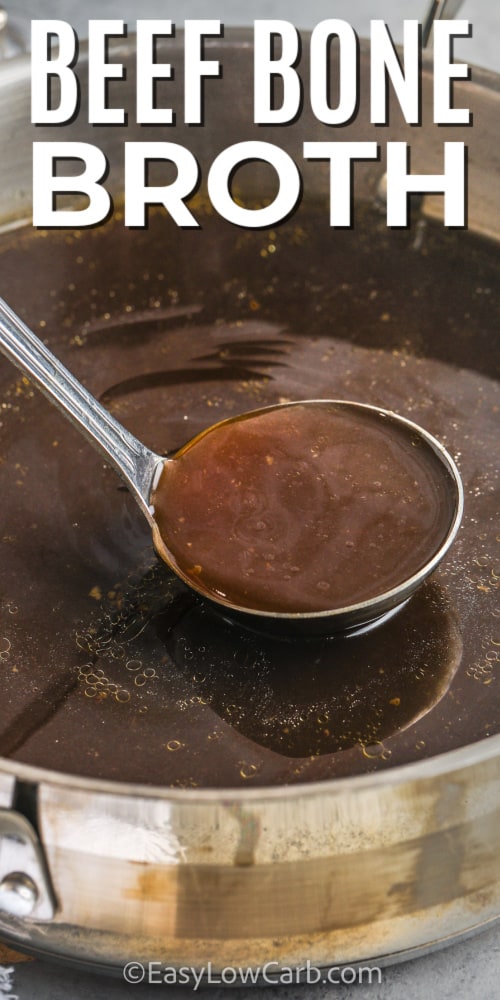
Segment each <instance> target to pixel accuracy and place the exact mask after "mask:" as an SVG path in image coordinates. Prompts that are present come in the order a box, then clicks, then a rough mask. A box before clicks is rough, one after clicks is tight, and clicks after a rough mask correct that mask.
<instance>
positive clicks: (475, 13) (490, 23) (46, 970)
mask: <svg viewBox="0 0 500 1000" xmlns="http://www.w3.org/2000/svg"><path fill="white" fill-rule="evenodd" d="M3 5H4V6H6V7H7V9H8V10H9V12H10V13H11V14H12V15H13V20H14V22H15V24H16V26H18V25H19V26H20V27H21V30H22V27H23V23H24V24H26V25H27V23H28V22H29V20H30V19H31V18H32V17H55V18H62V19H64V20H68V21H70V23H71V24H73V26H74V27H75V28H76V29H77V31H78V32H79V33H80V34H81V36H82V37H84V36H85V33H86V23H87V21H88V19H89V18H100V17H101V18H102V17H123V18H124V19H125V20H127V21H128V22H129V24H131V25H132V24H133V22H134V19H135V17H136V16H137V14H139V16H140V17H143V18H144V17H168V18H171V19H172V20H173V21H174V22H175V23H176V24H178V25H182V22H183V21H184V20H185V19H186V18H192V17H218V18H220V19H221V20H222V21H223V22H224V23H226V24H227V25H231V24H233V25H237V24H240V25H241V24H248V23H251V22H252V21H253V20H254V19H255V18H261V17H264V18H265V17H279V18H284V19H286V20H289V21H292V23H294V24H295V25H296V26H297V27H304V28H308V27H313V26H314V25H315V24H316V23H317V22H318V21H320V20H323V19H324V18H326V17H340V18H344V19H345V20H347V21H349V22H350V23H351V24H352V25H353V26H354V28H355V29H356V31H357V32H358V33H359V34H360V35H367V34H368V31H369V22H370V19H371V18H382V19H383V20H385V21H386V22H387V23H388V24H389V26H390V28H391V30H392V32H393V35H394V37H395V38H396V40H398V39H400V37H401V29H402V21H403V20H404V19H405V18H414V17H416V18H419V17H422V16H423V13H424V11H425V9H426V7H427V3H426V2H425V0H424V3H423V4H420V3H419V4H417V8H415V5H414V3H412V2H411V0H356V2H354V3H353V2H352V0H336V2H335V3H334V4H331V5H326V4H325V3H324V2H323V0H309V2H308V4H307V5H305V4H303V3H302V2H299V0H286V2H285V0H252V2H245V3H243V2H242V0H217V2H215V0H213V2H211V3H210V4H208V3H207V0H171V2H170V3H168V4H167V3H165V0H142V3H141V4H140V6H139V8H137V5H135V4H132V3H131V2H130V0H12V2H10V3H9V0H4V4H3ZM461 13H462V15H463V16H464V17H467V18H468V19H470V20H471V21H472V24H473V36H472V39H471V40H470V41H469V40H467V42H466V43H465V42H464V41H462V42H461V43H460V44H458V45H457V47H456V52H457V57H458V58H461V59H464V60H467V61H469V62H470V63H473V64H476V65H481V66H486V67H488V68H490V69H493V70H496V71H498V69H499V68H500V67H499V58H498V41H499V37H500V4H498V3H495V2H493V0H489V2H487V0H465V3H464V5H463V8H462V11H461ZM131 957H133V956H131ZM2 962H3V963H4V964H3V965H2ZM371 964H372V965H374V964H376V963H375V962H373V963H371ZM235 992H236V991H235V989H233V988H229V990H226V991H224V990H221V989H219V988H215V989H214V990H213V991H211V993H210V997H211V1000H222V998H224V1000H225V998H227V997H228V996H229V995H233V994H234V993H235ZM131 994H132V995H134V996H136V997H137V998H138V1000H139V998H141V1000H150V998H151V1000H152V998H154V997H156V996H158V995H159V993H158V986H156V985H150V986H144V985H140V986H131V985H127V984H126V983H124V982H121V981H119V980H110V979H107V978H104V977H102V976H94V975H91V974H86V973H80V972H75V971H73V970H68V969H65V968H63V967H58V966H54V965H51V964H50V963H46V962H41V961H38V960H36V961H28V962H17V961H16V958H15V956H14V957H13V960H12V961H10V957H9V956H8V954H7V953H6V955H5V957H3V955H2V953H1V952H0V1000H2V998H3V997H8V996H12V997H17V998H18V1000H63V998H64V1000H67V998H71V1000H97V998H99V1000H101V998H102V997H106V998H110V1000H111V998H113V1000H114V998H116V1000H118V998H124V997H128V996H130V995H131ZM187 995H192V994H191V993H190V991H187V992H186V990H185V989H183V988H182V987H179V986H170V987H169V988H168V996H169V997H171V998H172V1000H179V998H181V997H185V996H187ZM205 995H206V993H205ZM237 996H238V998H239V1000H247V997H248V998H249V1000H250V998H251V1000H260V998H262V1000H302V998H304V997H308V998H309V997H310V998H311V1000H333V998H334V997H336V998H339V1000H341V998H347V997H350V996H353V997H356V998H357V1000H365V998H366V1000H368V998H370V1000H396V998H403V997H404V998H408V1000H427V998H428V997H429V996H431V997H432V1000H448V998H449V1000H452V998H453V1000H455V998H457V1000H462V998H463V1000H483V998H488V1000H495V998H500V934H499V930H498V925H496V927H493V928H490V929H488V930H485V931H483V932H482V933H481V934H478V935H476V936H475V937H473V938H469V939H467V940H464V941H460V942H458V943H455V944H452V945H450V946H449V947H448V948H446V949H443V950H441V951H437V952H434V953H431V954H427V955H425V956H423V957H420V958H418V959H414V960H413V961H407V962H404V963H401V964H400V965H394V966H391V967H390V968H387V969H384V970H383V971H382V984H381V985H379V984H378V983H377V982H373V983H372V984H371V985H369V984H355V985H352V986H347V985H334V986H332V985H325V984H319V985H317V986H295V987H287V986H285V987H280V988H273V987H266V988H265V989H261V988H253V989H251V990H250V989H247V988H241V989H238V992H237Z"/></svg>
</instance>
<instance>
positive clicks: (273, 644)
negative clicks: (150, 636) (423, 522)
mask: <svg viewBox="0 0 500 1000" xmlns="http://www.w3.org/2000/svg"><path fill="white" fill-rule="evenodd" d="M155 627H156V628H157V629H158V630H159V632H160V635H161V636H162V638H163V640H164V642H165V644H166V647H167V649H168V651H169V653H170V655H171V656H172V658H173V660H174V662H175V664H176V666H177V667H178V668H179V669H180V670H181V671H182V672H183V673H184V675H185V677H186V680H188V681H190V682H191V684H192V687H193V691H194V692H195V693H196V694H197V695H198V696H200V697H201V698H202V699H203V701H204V702H206V703H208V704H209V705H210V707H211V708H212V709H213V710H214V711H215V712H217V714H218V715H219V716H220V717H221V719H223V720H224V721H225V722H226V723H228V724H229V725H230V726H232V727H234V728H235V729H237V730H238V731H239V732H241V733H243V734H244V735H245V736H246V737H248V738H249V739H251V740H253V741H254V742H255V743H258V744H260V745H261V746H264V747H267V748H268V749H271V750H273V751H274V752H275V753H280V754H285V755H287V756H293V757H309V756H311V755H318V754H332V753H337V752H338V751H341V750H346V749H348V748H349V747H352V746H355V745H361V746H363V747H364V748H365V752H366V754H367V756H368V757H370V756H373V757H376V756H377V755H378V752H379V748H378V746H377V744H379V743H381V741H383V740H385V739H386V738H387V737H390V736H392V735H394V734H395V733H397V732H401V731H402V730H404V729H406V728H407V727H408V726H409V725H411V723H412V722H415V721H416V720H417V719H419V718H421V717H422V716H423V715H425V713H426V712H429V711H430V710H431V709H432V708H433V707H434V706H435V705H436V704H437V703H438V702H439V700H440V699H441V698H442V697H443V695H444V694H445V693H446V691H447V689H448V687H449V685H450V683H451V681H452V678H453V676H454V674H455V671H456V670H457V668H458V666H459V664H460V659H461V653H462V643H461V639H460V634H459V631H458V625H457V621H456V618H455V616H454V614H453V612H452V611H451V610H450V608H449V607H448V602H447V600H446V597H445V595H444V593H443V590H442V588H441V587H439V586H438V585H437V584H435V583H429V584H427V585H425V586H424V587H423V588H421V590H420V591H419V592H418V593H417V594H416V595H415V596H414V597H413V598H412V600H411V601H410V602H409V603H408V604H407V605H406V606H405V607H404V608H403V609H402V610H401V611H400V612H399V613H398V614H397V615H395V616H394V617H393V618H392V619H391V620H390V621H388V622H386V623H385V624H382V625H379V626H378V627H377V628H375V629H372V630H371V631H369V632H367V633H365V634H363V635H357V636H350V637H348V638H342V637H338V636H336V637H334V638H331V639H321V640H320V639H317V640H313V639H303V640H300V639H299V640H298V639H296V638H295V639H294V640H293V642H290V641H287V640H280V639H276V638H271V637H263V636H262V635H257V634H254V633H252V632H250V631H248V630H246V629H242V628H239V627H238V626H236V625H234V624H230V623H228V622H226V621H224V620H223V618H222V617H221V616H220V615H219V614H218V613H217V612H214V611H212V610H211V609H209V608H208V607H205V606H203V605H199V604H193V606H192V607H191V608H190V609H189V610H188V611H187V612H186V613H185V614H184V615H182V616H181V618H180V620H179V622H178V623H177V624H176V625H175V626H173V627H172V625H171V623H170V622H169V620H168V616H166V617H165V618H163V617H162V615H161V614H160V615H158V616H157V618H156V620H155ZM394 649H397V650H398V656H397V657H394V655H393V650H394ZM193 663H195V664H196V671H195V673H194V674H193ZM380 753H383V749H382V750H380Z"/></svg>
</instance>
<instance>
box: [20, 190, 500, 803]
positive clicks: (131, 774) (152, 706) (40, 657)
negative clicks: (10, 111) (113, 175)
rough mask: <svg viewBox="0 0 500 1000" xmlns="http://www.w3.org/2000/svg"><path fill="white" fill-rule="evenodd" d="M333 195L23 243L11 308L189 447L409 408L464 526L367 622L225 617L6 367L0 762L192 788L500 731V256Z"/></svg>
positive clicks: (108, 399)
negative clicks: (332, 200) (307, 421)
mask: <svg viewBox="0 0 500 1000" xmlns="http://www.w3.org/2000/svg"><path fill="white" fill-rule="evenodd" d="M327 216H328V213H327V212H326V211H325V206H324V205H319V206H318V207H317V209H316V208H315V207H314V206H311V205H310V206H309V207H307V206H306V205H305V204H304V205H303V207H302V210H301V217H300V224H299V223H298V222H297V221H294V220H290V221H289V222H287V223H286V225H283V226H282V227H280V229H279V230H275V231H270V232H260V231H255V232H243V231H241V230H236V229H235V228H233V227H231V226H229V225H226V224H223V223H222V222H221V220H218V219H217V218H215V217H214V216H210V215H208V214H207V215H206V216H205V217H204V218H203V230H202V232H199V231H189V230H185V231H181V230H179V229H178V228H177V227H176V226H172V225H170V224H169V223H168V220H166V219H165V218H164V217H163V216H162V215H161V214H160V213H158V215H154V216H153V217H152V219H151V223H150V229H149V231H146V232H139V231H130V232H127V231H125V230H124V229H123V226H121V224H119V223H117V224H110V225H107V226H106V227H104V228H103V229H97V230H93V231H88V232H85V233H64V232H63V233H56V232H51V233H36V232H35V233H33V232H18V233H14V234H12V235H8V234H5V235H3V236H2V237H1V238H0V276H1V278H2V288H3V289H4V293H3V294H4V295H5V298H6V299H7V301H9V303H11V304H12V306H13V308H14V309H16V310H17V311H18V312H19V313H20V314H21V315H22V316H23V317H24V318H25V319H26V320H27V322H28V323H29V324H30V325H32V326H33V328H34V329H35V330H36V331H37V332H38V333H39V334H40V336H42V338H46V339H47V342H48V343H49V345H50V347H51V348H52V349H53V350H54V351H55V353H56V354H58V355H59V356H60V357H61V358H62V360H63V361H64V363H65V364H67V366H68V367H69V368H70V369H71V370H73V371H74V372H75V374H76V375H77V376H78V377H79V378H80V379H81V380H82V381H83V382H84V383H85V384H86V385H88V387H89V389H91V391H93V392H94V393H95V394H96V395H97V396H98V397H100V398H101V400H102V401H103V402H104V404H105V405H106V406H108V407H109V408H110V409H111V410H112V411H113V412H114V413H115V414H116V416H117V417H118V419H119V420H121V421H122V422H123V423H124V424H125V425H126V426H128V427H129V428H130V430H131V431H132V432H133V433H134V434H136V435H137V437H139V438H140V439H141V440H143V441H144V442H145V443H146V444H147V445H148V446H149V447H150V448H152V449H153V450H154V451H156V452H158V453H168V454H171V453H174V452H176V451H177V450H178V449H179V448H181V447H182V446H183V444H184V443H185V442H186V441H188V440H190V439H192V438H193V437H194V436H195V435H197V434H199V433H200V432H201V431H203V430H204V429H205V428H207V427H209V426H210V425H212V424H213V423H214V422H216V421H217V420H220V419H223V418H226V417H232V416H235V415H237V414H238V413H242V412H244V411H246V410H251V409H255V408H258V407H263V406H267V405H272V404H275V403H278V402H283V401H285V402H286V401H293V400H299V399H307V398H323V399H339V398H340V399H352V400H357V401H359V402H367V403H370V404H372V405H374V406H381V407H383V408H385V409H389V410H391V409H392V410H395V411H397V412H399V413H401V414H403V415H404V416H407V417H409V418H410V419H411V420H414V421H415V422H416V423H418V424H420V425H422V426H423V427H425V428H426V429H427V430H428V431H429V432H430V433H431V434H434V435H435V436H436V437H437V438H438V439H439V440H441V441H442V442H443V444H444V445H445V447H447V448H448V450H449V451H450V453H451V454H452V455H453V457H454V458H455V459H456V460H457V462H458V465H459V469H460V472H461V475H462V479H463V483H464V489H465V512H464V519H463V522H462V526H461V528H460V531H459V533H458V536H457V539H456V540H455V542H454V544H453V547H452V549H451V550H450V552H449V553H448V554H447V556H446V559H445V560H444V561H443V563H442V564H441V565H440V567H439V568H438V570H437V571H436V573H435V574H433V576H432V578H431V579H430V580H429V581H428V582H427V583H426V584H425V585H424V586H423V588H421V590H420V591H419V592H418V593H417V594H415V596H414V597H413V598H412V600H411V601H409V603H408V604H407V605H406V606H405V607H404V608H403V609H402V610H401V611H400V612H399V613H398V614H397V615H395V616H394V617H393V618H392V619H391V620H389V621H386V622H384V624H383V625H380V626H379V627H377V628H375V629H373V630H372V631H371V632H369V633H366V634H365V635H357V636H352V637H349V638H343V639H342V638H338V637H337V638H335V639H328V638H323V639H311V640H309V639H308V640H306V639H304V640H297V638H294V640H293V641H287V640H284V639H277V638H275V639H271V638H266V637H263V636H259V635H257V634H256V633H255V634H254V633H252V632H251V631H249V630H245V629H243V628H241V627H239V626H237V625H236V624H234V623H230V622H227V621H225V619H224V617H223V616H222V615H221V614H219V613H218V612H216V611H215V610H214V609H213V607H211V606H210V605H209V603H208V602H206V601H203V600H202V598H201V597H198V596H197V595H195V594H193V593H192V591H190V590H189V589H188V588H187V587H186V586H185V585H184V584H183V583H182V582H181V581H179V580H178V579H177V578H176V577H175V576H174V574H173V573H171V572H170V571H169V569H168V568H167V567H166V566H165V565H164V564H163V563H162V562H161V561H160V560H158V558H157V557H156V556H155V553H154V551H153V547H152V542H151V535H150V531H149V528H148V526H147V524H146V523H145V521H144V518H143V516H142V514H141V513H140V511H139V509H138V507H137V505H136V504H135V502H134V500H133V499H132V498H131V496H130V495H129V494H128V492H127V490H126V489H125V488H124V487H123V486H122V485H121V483H120V480H119V479H118V477H117V476H116V473H115V472H114V471H112V470H111V469H109V468H107V467H105V466H104V465H103V461H102V458H101V457H100V456H99V455H97V454H96V453H95V452H94V451H93V449H92V448H91V447H90V445H89V444H88V443H87V442H86V441H84V440H83V439H82V437H81V435H80V434H78V432H77V431H76V430H75V429H74V428H72V427H71V426H70V425H69V424H68V423H67V421H66V420H65V419H64V418H63V417H62V416H61V415H60V414H59V413H58V412H57V411H56V410H55V409H54V407H52V406H51V405H50V404H49V403H48V401H47V400H45V399H44V398H43V396H41V395H40V393H38V392H37V391H36V390H35V389H33V388H32V387H31V386H30V385H29V383H28V381H27V380H26V379H23V378H21V377H20V376H19V373H18V372H17V371H16V370H15V369H14V368H13V367H12V365H10V364H9V363H8V362H7V361H6V360H4V359H3V358H0V406H1V409H0V495H1V498H2V504H1V510H0V547H1V551H0V622H1V625H0V670H1V680H2V697H1V699H0V755H2V756H3V757H9V758H12V759H14V760H17V761H24V762H27V763H30V764H36V765H40V766H43V767H47V768H54V769H56V770H59V771H64V772H67V773H70V774H79V775H86V776H89V777H94V778H98V777H99V778H107V779H113V780H117V781H139V782H145V783H149V784H152V785H159V786H173V787H183V788H189V787H192V786H194V787H198V786H204V787H235V786H244V787H248V786H249V785H251V786H258V785H260V786H269V785H280V784H284V783H290V784H292V783H300V782H308V781H315V780H319V779H323V778H332V777H335V776H341V775H352V774H359V773H363V772H370V771H374V770H380V769H384V768H389V767H391V766H393V765H394V764H404V763H407V762H411V761H416V760H419V759H422V758H423V757H429V756H433V755H435V754H438V753H441V752H443V751H445V750H451V749H453V748H455V747H460V746H464V745H466V744H468V743H472V742H474V741H476V740H480V739H482V738H484V737H486V736H488V735H492V734H495V733H498V732H499V731H500V701H499V678H498V660H499V645H498V643H499V641H500V636H499V632H498V624H499V617H498V598H497V590H498V582H499V578H500V568H499V557H498V550H499V538H500V536H499V534H498V507H499V504H498V493H497V492H496V489H497V473H498V464H499V455H498V451H499V443H500V434H499V427H498V425H499V412H500V411H499V403H500V400H499V393H498V383H497V382H496V381H495V372H496V370H497V369H496V367H495V366H496V365H497V359H498V328H499V321H500V314H499V309H500V303H499V302H498V297H497V296H495V295H494V293H493V292H494V289H495V288H496V286H497V282H498V270H499V265H500V259H499V256H500V255H499V251H498V247H495V246H492V245H489V244H486V243H482V242H481V241H478V240H475V239H474V238H473V237H472V235H470V234H466V233H465V234H464V233H452V232H449V233H447V232H445V231H444V230H442V229H441V228H439V227H434V226H433V225H427V224H425V223H422V224H421V225H420V227H419V230H418V240H417V239H416V236H415V232H412V231H401V232H396V231H393V232H391V231H388V230H387V227H386V226H385V220H384V219H383V218H380V217H379V216H378V215H377V214H376V213H375V212H371V211H370V210H368V209H367V210H365V211H363V210H362V207H360V208H358V210H357V224H356V227H355V229H354V230H353V231H343V232H339V233H337V234H334V233H332V230H331V229H330V228H329V226H328V219H327Z"/></svg>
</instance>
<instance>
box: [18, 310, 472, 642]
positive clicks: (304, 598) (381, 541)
mask: <svg viewBox="0 0 500 1000" xmlns="http://www.w3.org/2000/svg"><path fill="white" fill-rule="evenodd" d="M0 349H1V350H2V352H3V353H4V354H5V355H6V356H7V357H8V358H9V359H10V361H12V362H13V363H14V364H15V365H17V367H18V368H20V369H21V370H22V371H23V372H24V373H25V374H26V375H27V376H29V378H30V379H31V381H33V382H34V383H35V384H36V385H37V386H38V388H39V389H41V390H42V392H44V393H45V395H46V396H48V398H49V399H50V401H51V402H52V403H54V404H55V405H56V406H58V407H59V408H60V409H61V410H62V412H63V413H64V414H65V415H66V416H67V417H68V418H69V419H70V420H71V421H72V422H73V423H74V424H75V425H76V426H77V428H78V429H79V430H80V431H82V433H83V434H84V435H85V436H86V437H87V438H88V439H89V440H90V442H91V443H92V444H93V445H94V446H95V447H96V448H97V449H98V450H100V451H101V452H102V453H103V454H104V455H105V457H106V458H107V459H108V460H109V462H110V463H111V464H112V465H113V467H114V468H115V469H116V470H117V472H119V473H120V475H121V476H122V477H123V479H124V480H125V482H126V483H127V484H128V486H129V488H130V490H131V491H132V494H133V496H134V497H135V499H136V500H137V502H138V504H139V506H140V508H141V510H142V512H143V514H144V515H145V517H146V519H147V521H148V522H149V524H150V527H151V529H152V532H153V541H154V545H155V548H156V551H157V553H158V554H159V555H160V556H161V558H162V559H164V560H165V562H166V563H167V564H168V565H169V566H170V567H171V569H173V570H174V572H175V573H177V574H178V575H179V576H180V577H181V578H182V579H183V580H184V581H185V582H186V583H187V584H188V585H189V586H190V587H192V588H194V590H196V591H198V592H199V593H201V594H203V595H204V596H205V597H208V598H209V599H210V600H212V601H214V602H215V603H216V604H218V605H219V607H220V609H221V610H223V611H224V612H225V613H226V614H228V615H229V616H230V617H231V616H233V617H234V616H236V617H238V618H240V619H242V620H243V621H245V622H246V623H247V624H250V625H251V626H253V627H257V628H260V629H263V630H269V629H271V630H272V631H281V632H290V631H292V632H293V630H294V629H296V628H299V630H300V631H303V632H311V633H320V634H328V633H334V632H335V631H338V630H342V631H349V630H359V629H360V628H364V627H366V626H367V625H369V624H371V623H373V622H375V621H378V620H379V619H380V618H382V617H386V616H387V615H389V614H392V613H394V611H395V610H397V608H398V607H399V606H401V605H402V604H403V603H405V602H406V601H407V600H408V599H409V597H410V596H411V594H412V593H413V592H414V591H415V589H416V588H417V587H418V586H420V584H421V583H422V582H423V581H424V580H425V579H426V577H427V576H428V575H429V574H430V573H431V572H432V571H433V570H434V569H435V567H436V566H437V564H438V562H439V561H440V560H441V559H442V558H443V556H444V555H445V553H446V551H447V550H448V548H449V546H450V545H451V543H452V541H453V539H454V537H455V535H456V532H457V530H458V527H459V524H460V520H461V515H462V508H463V491H462V485H461V481H460V476H459V473H458V470H457V468H456V466H455V463H454V462H453V460H452V458H451V457H450V455H449V454H448V453H447V451H446V450H445V449H444V447H443V446H442V445H441V444H440V443H439V442H438V441H437V440H436V439H435V438H434V437H432V436H431V435H430V434H429V433H428V432H427V431H425V430H423V429H422V428H421V427H419V426H418V425H417V424H415V423H413V422H412V421H410V420H407V419H406V418H404V417H401V416H398V415H396V414H394V413H392V412H390V411H388V410H383V409H380V408H379V407H374V406H369V405H367V404H363V403H355V402H349V401H340V400H306V401H297V402H290V403H281V404H276V405H274V406H268V407H264V408H261V409H259V410H254V411H251V412H250V413H247V414H243V415H240V416H237V417H231V418H229V419H226V420H223V421H220V422H219V423H218V424H215V425H214V426H213V427H211V428H209V429H208V430H206V431H203V432H202V433H201V434H199V435H197V437H195V438H193V439H192V441H190V442H189V443H188V444H187V445H184V446H183V447H182V448H180V449H179V450H178V451H176V452H175V453H174V454H173V455H169V456H168V457H163V456H161V455H157V454H155V453H154V452H152V451H150V450H149V449H148V448H146V446H145V445H144V444H142V443H141V442H140V441H138V440H137V439H136V438H135V437H134V436H133V435H132V434H131V433H130V432H129V431H128V430H126V428H124V427H123V426H122V425H121V424H120V423H118V421H117V420H116V419H115V418H114V417H113V416H112V415H111V414H110V413H109V412H108V411H107V410H106V409H105V407H103V406H102V405H101V404H100V403H99V402H98V401H97V400H96V399H95V398H94V397H93V396H92V394H91V393H90V392H88V390H87V389H85V387H84V386H82V385H81V384H80V383H79V382H78V381H77V379H76V378H75V377H74V376H73V375H72V374H71V373H70V372H69V371H68V370H67V369H66V368H65V367H64V366H63V365H62V364H61V362H60V361H59V360H58V359H57V358H56V357H55V356H54V355H53V354H52V353H51V352H50V351H49V349H48V348H47V347H46V346H45V344H44V343H43V342H42V341H41V340H39V339H38V337H36V335H35V334H34V333H33V332H32V331H31V330H30V329H29V328H28V327H27V326H26V324H25V323H24V322H23V321H22V320H21V319H20V318H19V317H18V316H17V315H16V314H15V313H14V312H13V311H12V309H11V308H10V307H9V306H8V305H7V304H6V303H5V302H4V301H3V300H2V299H0ZM384 480H385V482H384ZM270 484H271V485H270ZM415 486H417V489H416V490H415ZM268 490H269V491H270V492H269V496H268V495H267V492H266V491H268ZM318 498H319V499H318ZM273 504H274V507H273ZM196 536H197V540H193V539H194V538H196ZM289 539H290V541H289ZM291 539H294V540H293V541H292V540H291ZM270 548H271V549H272V551H269V550H270ZM297 554H298V555H297ZM240 555H241V559H240ZM298 558H299V559H300V562H299V564H298V565H295V564H294V563H297V559H298ZM205 560H207V563H206V564H205ZM377 560H378V561H379V562H377ZM379 564H380V566H381V567H382V569H380V570H379V569H378V568H377V567H378V566H379ZM395 566H396V567H397V568H396V569H395V568H394V567H395ZM379 573H380V579H378V574H379ZM384 574H385V575H384ZM269 581H270V582H269ZM259 588H260V589H259ZM330 594H332V595H333V596H332V597H330ZM315 595H317V599H316V596H315Z"/></svg>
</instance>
